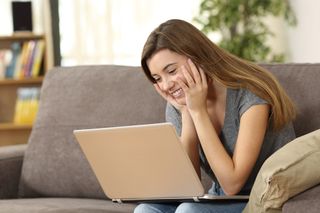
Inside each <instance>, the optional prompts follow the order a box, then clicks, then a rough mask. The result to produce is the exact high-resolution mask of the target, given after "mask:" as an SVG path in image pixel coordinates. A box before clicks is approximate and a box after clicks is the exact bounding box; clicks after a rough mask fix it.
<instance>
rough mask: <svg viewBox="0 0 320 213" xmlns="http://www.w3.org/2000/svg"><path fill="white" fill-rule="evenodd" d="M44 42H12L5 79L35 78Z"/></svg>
mask: <svg viewBox="0 0 320 213" xmlns="http://www.w3.org/2000/svg"><path fill="white" fill-rule="evenodd" d="M44 45H45V43H44V40H29V41H24V42H22V43H20V42H13V43H12V47H11V53H12V56H11V60H10V63H9V65H8V66H7V67H6V72H5V78H14V79H23V78H30V77H37V76H39V74H40V70H41V65H42V63H43V59H44V48H45V47H44Z"/></svg>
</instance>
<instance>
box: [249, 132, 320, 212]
mask: <svg viewBox="0 0 320 213" xmlns="http://www.w3.org/2000/svg"><path fill="white" fill-rule="evenodd" d="M319 162H320V129H319V130H316V131H314V132H311V133H309V134H306V135H304V136H301V137H299V138H296V139H295V140H293V141H292V142H290V143H288V144H287V145H285V146H284V147H282V148H281V149H279V150H278V151H277V152H275V153H274V154H273V155H272V156H270V157H269V158H268V159H267V160H266V161H265V163H264V164H263V165H262V167H261V169H260V171H259V173H258V175H257V178H256V180H255V183H254V185H253V188H252V191H251V194H250V199H249V202H248V204H247V206H246V208H245V209H244V211H243V212H245V213H247V212H250V213H260V212H264V213H265V212H269V213H271V212H272V213H273V212H279V213H280V212H281V208H282V205H283V203H284V202H285V201H287V200H288V199H289V198H291V197H293V196H294V195H296V194H298V193H300V192H303V191H305V190H306V189H308V188H310V187H312V186H315V185H317V184H319V183H320V166H319Z"/></svg>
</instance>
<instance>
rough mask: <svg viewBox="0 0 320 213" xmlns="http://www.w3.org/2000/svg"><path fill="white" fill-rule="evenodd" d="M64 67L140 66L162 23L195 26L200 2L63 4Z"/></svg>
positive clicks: (82, 0)
mask: <svg viewBox="0 0 320 213" xmlns="http://www.w3.org/2000/svg"><path fill="white" fill-rule="evenodd" d="M59 4H60V5H59V14H60V35H61V55H62V65H64V66H69V65H80V64H121V65H140V55H141V50H142V47H143V44H144V42H145V40H146V39H147V36H148V35H149V33H150V32H151V31H152V30H153V29H154V28H155V27H157V26H158V25H159V24H160V23H162V22H164V21H166V20H168V19H172V18H179V19H184V20H186V21H190V22H192V19H193V17H194V16H196V14H197V12H198V8H199V4H200V1H199V0H174V1H172V0H68V1H60V2H59Z"/></svg>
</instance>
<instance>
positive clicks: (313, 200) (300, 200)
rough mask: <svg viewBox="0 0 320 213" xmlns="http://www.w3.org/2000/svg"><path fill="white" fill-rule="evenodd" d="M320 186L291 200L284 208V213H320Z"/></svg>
mask: <svg viewBox="0 0 320 213" xmlns="http://www.w3.org/2000/svg"><path fill="white" fill-rule="evenodd" d="M319 209H320V185H317V186H315V187H313V188H311V189H309V190H307V191H305V192H303V193H301V194H298V195H296V196H295V197H293V198H291V199H289V200H288V201H287V202H285V204H284V205H283V207H282V213H301V212H306V213H319Z"/></svg>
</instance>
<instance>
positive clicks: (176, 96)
mask: <svg viewBox="0 0 320 213" xmlns="http://www.w3.org/2000/svg"><path fill="white" fill-rule="evenodd" d="M171 95H172V96H173V97H174V98H180V97H181V96H182V95H183V90H182V89H181V88H180V89H177V90H175V91H174V92H172V93H171Z"/></svg>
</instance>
